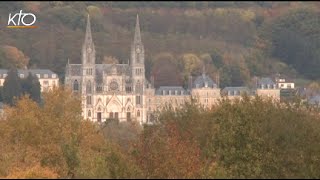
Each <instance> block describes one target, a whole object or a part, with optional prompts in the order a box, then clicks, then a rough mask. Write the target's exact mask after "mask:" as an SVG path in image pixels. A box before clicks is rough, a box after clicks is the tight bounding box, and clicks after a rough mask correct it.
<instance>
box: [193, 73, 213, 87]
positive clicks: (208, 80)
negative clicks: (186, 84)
mask: <svg viewBox="0 0 320 180" xmlns="http://www.w3.org/2000/svg"><path fill="white" fill-rule="evenodd" d="M206 83H207V84H208V87H211V88H212V87H217V84H216V83H215V82H214V81H213V80H212V79H211V78H210V77H209V76H207V75H205V74H202V75H200V76H198V77H197V78H196V79H195V80H194V82H193V86H192V87H193V88H202V87H205V84H206ZM197 85H198V86H197Z"/></svg>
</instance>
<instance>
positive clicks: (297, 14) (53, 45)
mask: <svg viewBox="0 0 320 180" xmlns="http://www.w3.org/2000/svg"><path fill="white" fill-rule="evenodd" d="M122 6H123V7H122ZM124 6H127V7H124ZM196 6H197V7H206V6H207V8H200V9H197V8H193V7H196ZM171 7H172V8H171ZM179 7H180V8H179ZM319 7H320V6H319V3H316V2H306V3H305V2H62V1H57V2H1V4H0V14H2V15H3V16H1V17H7V15H8V13H10V12H16V11H17V10H20V9H24V11H30V12H33V13H35V14H36V15H37V19H38V21H37V23H38V26H39V27H41V28H37V29H32V30H23V31H22V30H21V31H16V30H9V29H1V30H0V37H1V39H2V41H1V45H2V46H1V48H0V67H1V68H7V67H8V63H9V64H14V65H15V66H16V67H24V66H27V67H29V68H35V67H37V68H48V69H51V70H53V71H54V72H56V73H58V75H59V77H60V78H61V80H63V79H64V73H65V65H66V63H67V60H68V59H70V62H71V63H81V45H82V43H83V38H84V30H85V25H86V17H87V13H89V14H90V17H91V25H92V33H93V39H94V42H95V45H96V50H97V51H96V52H97V60H96V62H97V63H102V62H105V61H104V59H106V58H107V57H109V56H112V57H115V58H116V59H118V60H117V61H118V62H119V63H127V62H128V58H129V52H130V49H129V48H130V44H131V43H132V40H133V33H134V32H133V31H134V25H135V18H136V14H137V13H139V15H140V16H139V17H140V25H141V30H142V40H143V42H144V44H145V47H146V64H147V65H146V72H147V78H150V76H151V75H152V74H154V75H157V77H155V81H156V82H155V83H156V84H157V86H160V85H171V84H175V85H181V84H182V85H184V86H186V84H185V82H186V81H187V80H186V76H188V77H189V75H187V74H191V75H193V74H194V75H196V74H199V70H198V69H197V68H194V69H193V70H192V71H191V72H190V71H189V70H188V69H184V68H182V67H186V66H180V65H178V64H183V63H184V62H180V60H181V59H183V58H180V57H183V56H185V55H188V54H193V57H195V56H197V57H198V58H199V59H200V60H201V61H202V62H201V63H202V64H204V65H205V66H206V67H208V68H207V69H212V72H211V70H209V75H210V76H211V77H212V78H213V79H216V74H217V73H218V70H219V72H220V74H221V76H220V77H221V78H220V84H221V85H222V87H224V86H229V85H249V84H250V83H251V79H252V78H253V77H254V76H270V75H273V74H276V73H280V74H283V75H286V76H289V77H294V78H295V77H297V78H306V79H311V80H317V79H319V76H318V75H319V73H318V71H317V69H319V68H318V64H320V63H318V62H319V58H318V57H319V56H318V54H319V52H318V51H319V42H318V41H319V38H317V37H318V34H319V33H318V31H317V29H319V22H318V17H319ZM172 17H175V18H172ZM0 20H1V22H3V23H5V22H6V21H7V20H6V19H5V18H1V19H0ZM165 53H167V54H169V56H166V57H168V58H169V59H167V60H166V62H169V61H171V60H170V57H173V60H174V61H177V62H174V63H175V64H177V67H174V68H173V69H178V70H179V71H177V72H176V74H178V78H177V79H174V80H171V79H170V80H169V79H165V78H163V77H165V76H166V73H165V72H163V73H162V71H159V72H160V74H159V73H155V72H154V69H157V68H156V67H157V63H156V62H155V61H156V60H155V59H157V58H158V57H159V56H162V57H163V54H165ZM208 54H209V56H210V58H211V59H212V61H213V62H214V63H211V64H205V63H207V62H210V61H209V60H206V61H203V60H202V59H203V58H202V57H204V56H207V55H208ZM216 57H217V58H218V60H217V59H216ZM162 59H163V58H162ZM204 62H205V63H204ZM216 64H221V65H218V66H219V67H217V66H215V65H216ZM165 66H166V67H169V66H170V64H166V65H165ZM158 67H159V66H158ZM213 70H214V71H215V73H213ZM238 70H239V71H238ZM223 76H224V77H223ZM157 79H160V80H157Z"/></svg>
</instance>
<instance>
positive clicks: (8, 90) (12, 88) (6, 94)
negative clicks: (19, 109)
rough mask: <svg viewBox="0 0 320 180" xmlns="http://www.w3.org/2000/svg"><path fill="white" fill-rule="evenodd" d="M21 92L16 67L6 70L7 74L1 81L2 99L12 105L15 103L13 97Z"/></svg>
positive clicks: (17, 96)
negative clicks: (2, 81)
mask: <svg viewBox="0 0 320 180" xmlns="http://www.w3.org/2000/svg"><path fill="white" fill-rule="evenodd" d="M21 92H22V89H21V83H20V78H19V77H18V73H17V69H14V68H12V69H10V70H9V71H8V75H7V77H6V78H5V81H4V83H3V101H4V102H5V103H7V104H10V105H13V104H14V103H15V98H19V97H20V95H21Z"/></svg>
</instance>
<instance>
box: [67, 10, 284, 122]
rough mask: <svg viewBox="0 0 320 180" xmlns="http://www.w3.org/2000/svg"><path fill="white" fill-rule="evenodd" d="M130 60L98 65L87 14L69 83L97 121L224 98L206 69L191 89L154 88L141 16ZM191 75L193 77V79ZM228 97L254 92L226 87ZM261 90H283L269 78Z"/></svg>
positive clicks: (140, 117) (140, 118) (142, 118)
mask: <svg viewBox="0 0 320 180" xmlns="http://www.w3.org/2000/svg"><path fill="white" fill-rule="evenodd" d="M129 54H130V62H128V63H127V64H96V51H95V46H94V43H93V39H92V34H91V26H90V18H89V16H88V20H87V27H86V33H85V38H84V43H83V45H82V56H81V57H82V58H81V64H70V63H69V61H68V64H67V65H66V73H65V74H66V76H65V85H66V86H68V87H70V88H71V89H72V90H73V92H74V93H78V94H79V96H81V99H82V116H83V117H84V118H85V119H90V120H92V121H95V122H103V121H106V120H107V119H109V118H113V119H118V120H119V121H137V122H139V123H141V124H143V123H152V118H151V117H153V116H154V114H155V112H157V111H158V110H161V109H162V108H163V107H165V106H166V105H171V106H172V107H173V108H177V107H179V106H181V105H182V104H184V103H185V102H187V101H189V100H191V98H195V99H197V100H198V102H199V103H200V104H201V105H202V106H204V107H206V108H210V107H212V106H213V105H215V104H216V103H218V100H219V99H221V91H220V88H219V87H218V85H217V83H216V82H214V81H213V80H212V79H211V78H210V77H209V76H208V75H206V73H205V71H204V70H203V72H202V74H201V75H199V76H197V77H195V80H194V81H190V83H189V87H188V89H184V88H183V87H181V86H160V87H159V88H158V89H155V88H154V86H153V83H150V82H149V81H148V80H147V78H146V77H145V49H144V45H143V43H142V40H141V34H140V25H139V17H138V15H137V19H136V27H135V34H134V38H133V42H132V44H131V50H130V52H129ZM191 79H192V78H191ZM224 91H225V92H226V93H227V95H228V96H230V97H231V96H233V97H240V95H242V94H243V93H248V94H249V95H253V94H254V93H253V92H252V91H251V90H249V89H248V88H246V87H227V88H225V89H224ZM257 94H258V95H262V96H268V97H273V98H275V99H279V98H280V91H279V89H278V88H277V85H276V83H274V82H273V81H272V80H271V79H270V78H262V79H261V80H260V81H259V83H258V88H257Z"/></svg>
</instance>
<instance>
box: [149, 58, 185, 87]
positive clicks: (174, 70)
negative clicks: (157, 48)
mask: <svg viewBox="0 0 320 180" xmlns="http://www.w3.org/2000/svg"><path fill="white" fill-rule="evenodd" d="M179 72H180V71H179V69H178V65H177V64H176V63H175V59H174V57H173V55H172V54H171V53H161V54H158V55H157V56H156V57H155V58H154V60H153V66H152V70H151V76H153V77H154V85H155V87H157V88H158V87H159V86H174V85H181V84H182V82H181V77H180V74H179Z"/></svg>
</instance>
